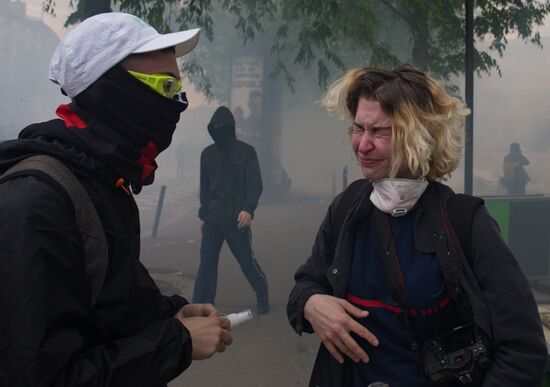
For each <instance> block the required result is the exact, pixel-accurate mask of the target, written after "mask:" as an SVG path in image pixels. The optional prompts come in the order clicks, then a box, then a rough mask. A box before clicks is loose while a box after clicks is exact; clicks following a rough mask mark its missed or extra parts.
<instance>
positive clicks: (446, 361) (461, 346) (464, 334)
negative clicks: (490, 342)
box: [422, 324, 490, 385]
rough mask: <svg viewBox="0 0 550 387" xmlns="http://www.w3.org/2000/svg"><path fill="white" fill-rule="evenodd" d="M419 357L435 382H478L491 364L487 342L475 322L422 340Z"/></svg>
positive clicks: (466, 383) (473, 383) (425, 370)
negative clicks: (420, 355) (420, 356)
mask: <svg viewBox="0 0 550 387" xmlns="http://www.w3.org/2000/svg"><path fill="white" fill-rule="evenodd" d="M422 357H423V361H424V373H425V374H426V376H427V377H428V378H429V379H430V380H431V381H433V382H434V383H438V384H443V383H447V382H459V383H461V384H464V385H478V384H481V381H482V380H483V375H484V373H485V371H484V370H485V369H486V368H487V367H488V366H489V363H490V357H489V351H488V349H487V345H486V344H485V341H484V340H483V337H482V336H481V334H480V333H479V332H478V330H477V328H476V327H475V325H474V324H467V325H461V326H458V327H456V328H454V329H452V330H450V331H448V332H445V333H438V334H436V335H435V336H434V337H432V338H430V339H428V340H426V341H424V343H423V344H422Z"/></svg>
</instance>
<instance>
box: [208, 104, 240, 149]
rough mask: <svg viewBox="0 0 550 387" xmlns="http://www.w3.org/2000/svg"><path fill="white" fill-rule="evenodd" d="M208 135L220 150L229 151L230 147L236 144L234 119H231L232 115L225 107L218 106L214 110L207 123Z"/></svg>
mask: <svg viewBox="0 0 550 387" xmlns="http://www.w3.org/2000/svg"><path fill="white" fill-rule="evenodd" d="M208 133H209V134H210V137H212V140H214V142H215V143H216V145H217V146H218V147H219V148H220V149H222V150H226V149H229V148H230V147H231V145H233V144H234V143H235V142H237V137H236V135H235V118H233V114H232V113H231V111H230V110H229V109H228V108H227V107H225V106H220V107H219V108H217V109H216V111H215V112H214V114H213V115H212V118H211V119H210V122H209V123H208Z"/></svg>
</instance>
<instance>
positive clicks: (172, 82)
mask: <svg viewBox="0 0 550 387" xmlns="http://www.w3.org/2000/svg"><path fill="white" fill-rule="evenodd" d="M127 71H128V72H129V73H130V74H132V75H133V76H134V77H136V78H137V79H139V80H140V81H141V82H143V83H145V84H146V85H147V86H149V87H150V88H151V89H153V90H155V91H156V92H157V93H159V94H160V95H162V96H164V97H166V98H173V97H174V96H175V95H176V94H177V93H178V92H179V91H180V90H181V88H182V83H181V79H177V78H176V77H173V76H171V75H166V74H143V73H138V72H137V71H132V70H127Z"/></svg>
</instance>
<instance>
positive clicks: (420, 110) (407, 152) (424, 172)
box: [322, 65, 470, 179]
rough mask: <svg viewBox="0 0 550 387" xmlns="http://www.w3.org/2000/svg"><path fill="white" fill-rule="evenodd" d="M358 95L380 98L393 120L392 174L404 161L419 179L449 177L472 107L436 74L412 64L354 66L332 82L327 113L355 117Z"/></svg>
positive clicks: (393, 174)
mask: <svg viewBox="0 0 550 387" xmlns="http://www.w3.org/2000/svg"><path fill="white" fill-rule="evenodd" d="M360 98H366V99H367V100H372V101H378V102H379V103H380V107H381V109H382V111H383V112H384V113H385V114H386V115H387V116H388V117H389V118H390V119H391V120H392V138H393V157H392V161H391V167H390V171H389V177H390V178H395V177H397V174H398V172H399V171H400V170H401V169H402V168H403V166H405V165H406V166H407V168H408V170H409V171H410V172H411V173H412V175H413V176H415V178H418V179H421V178H431V179H445V178H447V177H448V176H450V175H451V173H452V172H453V171H454V170H455V169H456V167H457V165H458V162H459V160H460V157H461V153H462V135H463V129H464V121H465V120H464V119H465V117H466V116H467V115H468V114H470V109H468V108H467V107H466V106H465V105H464V104H463V103H462V102H461V101H460V100H458V99H457V98H454V97H452V96H450V95H449V94H448V93H447V92H445V90H444V88H443V87H442V86H441V84H440V83H439V82H438V81H436V80H435V79H434V78H432V77H431V76H429V75H427V74H426V73H425V72H423V71H422V70H420V69H418V68H415V67H413V66H410V65H404V66H400V67H397V68H395V69H393V70H384V69H380V68H372V67H365V68H355V69H352V70H350V71H348V72H347V73H346V74H345V75H344V76H343V77H342V78H341V79H339V80H337V81H336V82H334V83H333V84H332V85H331V86H330V88H329V90H328V92H327V94H326V95H325V97H324V98H323V100H322V104H323V106H324V107H325V108H326V109H327V111H328V112H329V113H332V114H335V115H338V116H340V117H342V118H348V119H349V118H351V119H352V120H353V119H354V118H355V114H356V113H357V106H358V104H359V99H360Z"/></svg>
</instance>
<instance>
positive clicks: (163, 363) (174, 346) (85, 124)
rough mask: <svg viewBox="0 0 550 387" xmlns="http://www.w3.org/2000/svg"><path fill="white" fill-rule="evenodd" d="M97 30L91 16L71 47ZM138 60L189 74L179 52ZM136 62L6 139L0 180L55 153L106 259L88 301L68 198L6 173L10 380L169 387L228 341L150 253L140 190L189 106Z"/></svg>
mask: <svg viewBox="0 0 550 387" xmlns="http://www.w3.org/2000/svg"><path fill="white" fill-rule="evenodd" d="M94 18H98V19H101V20H102V23H106V24H103V25H107V26H111V27H112V28H119V27H120V28H122V29H125V28H126V27H128V25H129V24H130V27H131V24H132V23H136V20H138V21H139V19H137V18H135V17H134V16H132V15H127V14H117V13H112V14H102V15H97V16H95V17H94ZM96 20H97V19H96ZM117 23H119V24H121V26H118V24H117ZM143 23H144V22H143ZM90 25H92V26H93V22H90V23H88V24H86V22H84V23H82V24H80V25H79V26H78V27H76V28H75V29H74V30H73V31H77V34H76V35H75V34H73V33H72V32H73V31H72V32H71V33H69V34H68V35H67V37H66V38H65V41H67V39H72V38H73V37H75V36H77V35H78V32H79V31H82V29H83V28H89V27H90ZM101 28H103V27H101ZM109 28H110V27H109ZM144 28H145V27H143V26H142V25H141V24H140V25H139V26H138V28H137V29H138V31H145V29H144ZM80 36H89V34H81V35H80ZM127 36H128V35H124V36H122V35H120V34H119V35H109V36H108V39H107V40H106V41H101V42H104V43H105V44H111V43H114V42H112V41H110V40H109V39H112V40H116V39H126V37H127ZM77 39H78V38H77ZM74 43H75V46H78V47H82V45H80V44H79V42H78V41H75V42H74ZM62 44H63V43H62ZM117 47H118V48H119V49H120V47H121V45H120V44H119V45H118V46H117ZM132 59H133V63H137V64H139V63H145V62H146V63H148V64H149V66H150V67H151V68H152V70H151V71H152V72H151V74H154V73H157V72H158V70H155V67H160V68H164V67H165V65H166V63H168V67H171V68H172V67H173V68H174V71H177V73H176V74H174V77H179V70H177V63H176V57H175V51H174V48H171V47H168V48H162V49H158V50H156V51H153V52H147V53H144V54H142V53H140V54H134V55H132ZM127 63H128V62H126V59H124V60H122V61H121V62H119V64H116V65H115V66H113V67H112V68H110V69H106V72H105V73H103V75H101V76H99V78H97V79H95V80H90V78H89V77H88V78H85V79H88V80H89V82H90V83H89V84H87V86H86V88H85V89H84V90H83V91H81V92H78V93H77V94H76V95H71V97H72V102H71V103H69V104H66V105H61V106H59V107H58V108H57V110H56V113H57V115H58V116H59V118H58V119H54V120H51V121H47V122H42V123H37V124H33V125H30V126H28V127H27V128H25V129H24V130H23V131H22V132H21V133H20V135H19V139H17V140H12V141H6V142H3V143H1V144H0V175H2V174H3V173H4V172H5V171H6V170H8V169H9V168H10V167H12V166H13V165H15V164H17V163H18V162H19V161H21V160H23V159H25V158H27V157H29V156H32V155H49V156H53V157H55V158H56V159H58V160H59V161H61V162H63V164H65V166H67V167H68V169H70V171H71V172H72V173H73V174H74V175H75V177H76V178H77V179H78V181H79V182H80V184H81V185H82V187H83V188H84V190H85V191H86V194H87V196H88V197H89V200H90V201H91V203H92V204H93V207H94V208H95V210H96V212H97V214H98V217H99V220H100V222H101V224H102V226H103V229H104V232H105V237H106V240H107V257H108V264H107V267H106V274H105V276H104V278H103V286H102V288H101V290H100V292H99V294H98V296H97V299H96V300H95V302H91V301H90V300H91V294H92V287H91V283H90V281H89V278H88V277H87V275H86V274H87V271H86V264H87V263H88V261H86V259H87V258H88V256H86V255H85V254H84V243H86V240H85V239H86V238H85V237H83V235H82V234H81V232H80V231H79V229H78V227H77V223H76V220H75V208H74V205H73V201H72V200H71V198H70V197H69V195H68V194H67V192H66V191H65V190H64V189H63V188H62V187H61V185H60V184H59V183H58V182H57V181H55V180H53V179H52V178H51V177H49V176H48V175H47V174H44V173H41V172H37V171H33V170H29V171H22V172H18V173H16V174H9V175H5V176H1V177H0V197H1V198H2V200H1V201H0V295H1V296H0V316H1V317H0V386H2V387H3V386H17V387H30V386H33V387H42V386H44V387H46V386H53V385H55V386H60V387H63V386H98V387H99V386H103V387H105V386H147V387H160V386H165V385H166V384H167V383H168V382H169V381H170V380H172V379H174V378H175V377H176V376H178V375H179V374H180V373H181V372H182V371H183V370H185V369H186V368H187V367H188V366H189V364H190V363H191V361H192V360H193V359H204V358H207V357H210V356H212V355H213V354H214V352H215V351H216V350H220V351H221V350H223V349H224V347H225V345H226V344H230V342H231V337H230V335H229V333H228V332H227V330H225V329H221V328H222V327H228V326H229V321H228V320H227V319H224V318H220V317H218V316H215V315H216V314H217V310H216V309H215V308H214V307H213V306H212V305H193V304H188V302H187V300H185V299H184V298H183V297H180V296H172V297H166V296H163V295H162V294H161V293H160V291H159V289H158V287H157V286H156V284H155V283H154V282H153V280H152V279H151V277H150V276H149V273H148V272H147V270H146V269H145V267H144V266H143V265H142V264H141V262H140V261H139V254H140V224H139V211H138V208H137V206H136V203H135V201H134V198H133V196H132V192H131V191H132V190H133V191H134V193H138V192H139V191H140V189H141V187H142V186H143V185H146V184H151V183H152V181H153V178H154V171H155V169H156V168H157V164H156V163H155V157H156V156H157V154H158V153H159V152H161V151H162V150H164V149H166V148H167V147H168V145H169V144H170V142H171V139H172V134H173V132H174V130H175V129H176V124H177V122H178V120H179V116H180V113H181V112H183V110H185V108H186V107H187V101H186V99H185V96H184V95H183V93H182V94H181V95H179V97H178V98H177V99H172V98H168V97H166V96H164V95H161V94H160V93H159V92H157V91H156V90H155V89H153V88H152V87H150V86H148V85H147V84H145V83H143V82H142V81H140V80H138V79H137V78H135V77H134V76H132V75H131V74H130V73H129V72H128V71H126V70H128V69H129V68H127V67H124V66H125V64H126V65H127V66H129V65H128V64H127ZM161 71H162V70H161ZM61 86H62V87H63V84H61ZM69 93H70V91H69ZM70 94H72V93H70ZM79 199H81V200H87V199H85V198H83V197H80V198H79ZM207 316H210V317H207ZM190 317H193V318H192V319H189V318H190ZM214 328H216V329H217V331H214V330H212V332H213V334H207V335H204V333H200V334H199V332H201V330H203V329H214ZM202 332H203V331H202ZM214 332H215V333H214Z"/></svg>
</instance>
